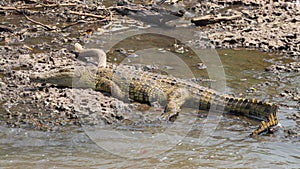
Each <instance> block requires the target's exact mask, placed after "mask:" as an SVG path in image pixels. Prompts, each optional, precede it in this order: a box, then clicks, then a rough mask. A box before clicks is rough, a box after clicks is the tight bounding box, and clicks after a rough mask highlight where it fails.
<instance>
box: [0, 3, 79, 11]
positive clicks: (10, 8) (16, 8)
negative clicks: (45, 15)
mask: <svg viewBox="0 0 300 169" xmlns="http://www.w3.org/2000/svg"><path fill="white" fill-rule="evenodd" d="M64 6H78V4H75V3H69V4H49V5H48V4H38V5H34V6H32V5H26V6H19V7H13V6H0V9H1V10H18V9H34V8H44V7H49V8H53V7H64Z"/></svg>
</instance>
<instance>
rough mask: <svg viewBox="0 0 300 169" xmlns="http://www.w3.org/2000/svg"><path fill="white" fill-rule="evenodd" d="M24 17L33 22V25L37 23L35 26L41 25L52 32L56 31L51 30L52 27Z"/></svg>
mask: <svg viewBox="0 0 300 169" xmlns="http://www.w3.org/2000/svg"><path fill="white" fill-rule="evenodd" d="M24 16H25V18H26V19H27V20H29V21H31V22H33V23H35V24H38V25H41V26H42V27H44V28H46V29H47V30H50V31H53V30H56V29H55V28H51V27H50V26H48V25H45V24H43V23H41V22H38V21H35V20H33V19H31V18H29V17H28V16H26V15H25V14H24Z"/></svg>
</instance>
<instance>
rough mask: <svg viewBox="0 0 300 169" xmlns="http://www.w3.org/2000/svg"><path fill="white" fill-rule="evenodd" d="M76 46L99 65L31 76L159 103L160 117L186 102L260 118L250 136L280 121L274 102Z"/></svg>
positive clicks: (174, 115)
mask: <svg viewBox="0 0 300 169" xmlns="http://www.w3.org/2000/svg"><path fill="white" fill-rule="evenodd" d="M75 49H76V51H77V52H78V53H79V55H81V56H83V57H88V56H90V55H91V53H94V54H96V55H97V56H98V57H99V61H100V62H99V65H98V66H94V68H93V69H83V68H82V69H81V68H75V69H74V68H64V69H61V70H58V71H57V70H52V71H50V72H46V73H39V74H34V75H32V76H31V79H32V80H33V81H39V82H49V83H56V84H57V85H59V86H65V87H81V88H93V89H94V90H96V91H100V92H104V93H108V94H110V95H111V96H113V97H116V98H118V99H122V100H125V101H136V102H140V103H145V104H150V105H151V104H152V103H159V104H160V105H162V106H163V107H164V113H163V114H162V115H161V119H162V120H167V121H171V122H172V121H175V120H176V118H177V117H178V115H179V113H180V111H181V109H182V107H183V106H185V105H187V106H189V107H190V106H192V107H194V108H197V109H199V110H207V111H214V112H219V113H222V112H228V113H233V114H235V115H238V116H245V117H248V118H251V119H255V120H258V121H259V122H260V124H259V126H258V128H256V129H255V130H254V131H253V132H252V133H251V134H250V135H251V136H255V135H259V134H261V133H264V132H267V131H272V130H273V129H274V128H276V126H278V125H279V123H278V105H277V104H275V103H271V102H263V101H260V100H258V99H255V98H239V97H234V96H231V95H227V94H221V93H219V92H217V91H215V90H213V89H210V88H207V87H203V86H201V85H199V84H196V83H192V82H190V81H187V80H184V79H179V78H175V77H172V76H170V75H162V74H157V73H153V72H149V71H144V70H143V69H142V68H140V67H137V66H129V65H118V66H117V65H112V64H108V63H106V54H105V52H104V51H103V50H101V49H83V48H82V47H81V45H79V44H76V45H75ZM93 51H94V52H93ZM103 62H105V63H103ZM58 79H60V80H58ZM62 79H64V80H62Z"/></svg>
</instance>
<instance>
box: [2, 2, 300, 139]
mask: <svg viewBox="0 0 300 169" xmlns="http://www.w3.org/2000/svg"><path fill="white" fill-rule="evenodd" d="M26 2H27V3H26ZM88 2H89V3H86V4H83V3H80V2H78V1H61V2H60V3H59V5H58V4H56V3H52V2H51V1H47V2H46V3H44V4H38V3H36V2H35V1H34V0H32V1H25V4H24V2H23V1H16V2H14V3H7V2H1V4H0V5H1V6H0V15H2V16H5V17H2V18H1V19H0V20H1V22H2V23H3V24H2V25H0V45H1V47H0V53H1V60H0V65H1V68H0V78H1V82H0V96H1V97H0V101H1V103H2V106H3V108H4V110H5V111H3V112H4V113H2V115H1V119H3V121H5V122H6V125H8V126H9V127H28V128H34V129H39V130H45V131H56V130H59V129H58V128H59V127H58V126H73V127H74V126H79V125H80V123H79V119H78V118H79V117H78V113H79V111H78V110H76V107H74V105H73V104H72V99H71V96H72V94H73V93H74V90H75V89H70V88H57V87H55V86H53V85H50V84H41V83H32V82H31V81H30V79H29V76H30V75H31V74H32V73H38V72H44V71H50V70H53V69H58V68H61V67H67V66H74V61H75V60H76V58H75V57H76V56H75V54H73V53H72V51H73V50H74V49H73V44H74V43H76V42H79V43H84V42H86V41H87V40H88V39H89V38H90V37H91V36H92V34H93V33H94V32H97V31H99V30H100V31H101V30H102V31H103V30H106V29H109V27H106V25H109V23H111V22H112V21H114V20H118V19H124V20H126V17H127V16H129V17H130V15H131V16H135V15H138V14H139V11H143V12H145V11H148V10H149V11H153V10H154V9H155V10H158V11H163V12H165V13H167V14H168V15H173V16H176V18H178V17H181V18H186V19H187V20H192V19H193V18H196V17H199V16H200V15H201V16H203V15H204V16H206V15H211V16H213V18H219V17H220V16H221V17H230V16H232V15H234V16H239V17H237V19H230V20H225V21H224V19H223V20H218V19H215V20H216V21H215V22H213V23H210V22H209V23H208V24H205V25H203V26H199V30H202V31H204V32H205V33H206V34H207V36H208V38H209V40H210V41H211V43H212V44H213V45H214V46H215V47H216V48H237V47H243V48H252V49H257V50H262V51H265V52H273V53H279V54H282V55H285V56H286V57H288V58H291V59H293V60H294V61H293V62H292V63H289V64H280V63H274V66H270V67H268V68H266V70H267V71H269V72H270V71H271V72H274V73H277V74H276V76H278V77H282V76H283V75H282V74H280V72H278V71H277V70H282V71H283V72H288V71H289V70H291V71H295V72H298V71H299V55H300V53H299V52H300V49H299V48H300V46H299V42H300V34H299V32H300V30H299V29H300V27H299V22H300V18H299V15H300V13H299V6H296V5H295V4H293V3H290V2H280V3H273V4H271V5H270V4H262V3H260V1H259V2H258V1H257V2H253V1H226V2H221V1H209V2H208V1H207V2H203V3H201V4H200V3H197V4H182V3H181V2H180V3H170V4H168V2H166V3H167V4H166V5H168V6H169V7H172V6H176V8H172V9H173V10H167V9H165V8H164V7H161V6H155V5H152V6H151V5H150V4H147V5H141V4H139V5H137V6H135V5H134V4H131V3H128V2H126V1H119V2H118V5H119V6H105V5H103V4H101V3H100V2H99V1H88ZM126 4H127V5H126ZM178 6H179V7H178ZM177 7H178V8H177ZM194 7H195V8H194ZM212 7H213V8H212ZM175 9H176V10H175ZM126 10H129V11H131V12H132V13H124V12H125V11H126ZM157 15H159V13H157ZM279 79H280V78H279ZM282 93H284V91H282ZM289 93H292V94H291V95H292V96H294V97H287V99H291V100H293V101H295V100H294V98H298V100H296V101H298V104H297V106H296V107H298V108H299V104H300V103H299V98H300V97H299V92H297V91H292V90H291V91H290V92H289ZM287 96H288V95H287ZM86 97H87V98H95V100H97V101H103V104H102V107H101V106H100V109H102V108H103V109H104V110H105V111H103V112H102V113H100V114H95V113H96V112H97V110H98V109H96V108H95V109H94V110H93V113H94V115H93V116H92V119H86V122H88V123H95V124H97V123H102V122H104V123H107V124H112V123H117V122H121V123H122V120H124V119H126V117H125V116H126V115H124V114H116V112H117V111H116V107H117V106H111V105H124V106H125V107H127V108H125V109H127V110H131V109H132V108H134V107H135V106H136V105H130V104H125V103H122V102H120V101H118V100H116V99H113V98H111V97H107V96H104V95H103V94H101V93H98V92H95V91H92V90H90V91H89V95H88V96H86ZM96 98H98V99H96ZM89 100H92V99H89ZM98 104H100V105H101V103H98ZM96 105H97V104H96ZM124 106H121V107H124ZM88 107H89V106H87V107H86V109H91V108H88ZM98 108H99V107H98ZM89 111H90V110H89ZM291 116H293V115H291ZM80 117H83V116H80ZM85 117H86V118H91V116H88V117H87V116H85ZM293 117H296V118H292V119H294V120H295V121H299V118H298V116H297V114H296V115H295V116H293ZM99 119H100V120H99ZM83 121H85V120H83ZM295 128H296V129H299V125H297V127H295ZM294 131H297V130H294ZM287 132H288V131H287ZM290 133H291V134H289V133H287V136H292V137H297V136H299V132H294V133H293V132H290Z"/></svg>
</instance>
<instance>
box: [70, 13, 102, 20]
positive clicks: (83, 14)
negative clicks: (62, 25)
mask: <svg viewBox="0 0 300 169" xmlns="http://www.w3.org/2000/svg"><path fill="white" fill-rule="evenodd" d="M68 13H69V14H74V15H79V16H89V17H93V18H98V19H105V18H106V16H102V15H95V14H91V13H82V12H76V11H68Z"/></svg>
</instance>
